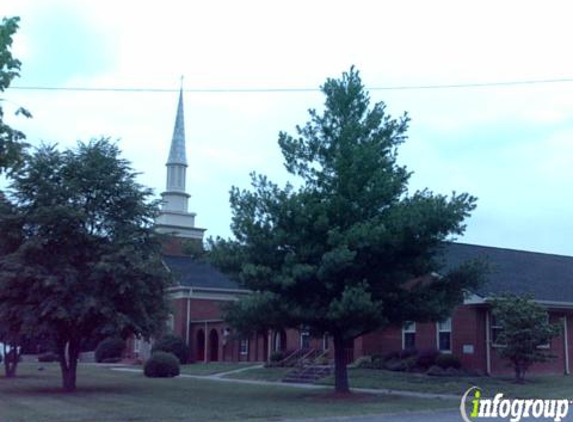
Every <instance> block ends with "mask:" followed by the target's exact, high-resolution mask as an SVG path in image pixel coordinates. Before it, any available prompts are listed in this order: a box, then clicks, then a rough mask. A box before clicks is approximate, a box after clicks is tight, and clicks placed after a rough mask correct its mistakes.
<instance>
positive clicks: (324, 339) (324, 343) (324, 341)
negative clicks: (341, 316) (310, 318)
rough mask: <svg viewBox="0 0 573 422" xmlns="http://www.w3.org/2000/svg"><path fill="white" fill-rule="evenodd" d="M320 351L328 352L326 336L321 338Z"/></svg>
mask: <svg viewBox="0 0 573 422" xmlns="http://www.w3.org/2000/svg"><path fill="white" fill-rule="evenodd" d="M322 350H323V351H325V350H328V334H324V335H323V336H322Z"/></svg>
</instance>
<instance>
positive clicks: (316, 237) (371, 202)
mask: <svg viewBox="0 0 573 422" xmlns="http://www.w3.org/2000/svg"><path fill="white" fill-rule="evenodd" d="M322 92H323V93H324V95H325V96H326V101H325V107H324V111H323V112H322V114H320V113H319V112H317V111H316V110H310V112H309V113H310V120H309V122H308V123H306V125H305V126H303V127H298V126H297V128H296V131H297V135H296V136H291V135H288V134H287V133H284V132H281V133H280V134H279V145H280V148H281V150H282V153H283V156H284V160H285V166H286V169H287V170H288V171H289V173H290V174H292V175H293V176H296V177H298V178H299V180H300V181H301V184H300V187H299V188H294V187H293V186H292V185H290V184H287V185H286V186H285V187H284V188H280V187H279V186H278V185H276V184H274V183H272V182H271V181H270V180H268V179H267V178H266V177H265V176H262V175H257V174H252V190H241V189H239V188H237V187H233V188H232V190H231V208H232V212H233V220H232V230H233V234H234V236H235V239H233V240H223V239H217V240H216V241H212V242H211V244H210V249H211V251H210V256H211V260H212V261H213V262H214V263H215V264H216V265H218V266H219V267H220V268H221V269H223V270H224V271H227V272H231V273H234V274H236V276H237V277H238V278H239V280H240V281H241V282H242V283H243V284H244V286H245V287H247V288H249V289H251V290H252V291H253V294H251V295H249V296H248V297H246V298H243V299H241V300H239V301H237V302H235V303H233V304H232V305H231V306H230V308H229V309H228V312H227V319H228V321H230V322H231V323H232V324H233V325H234V326H235V327H236V328H237V329H238V330H240V331H242V332H248V331H254V330H257V329H266V328H288V327H291V328H300V327H301V326H304V327H307V328H309V329H310V331H311V332H312V333H313V334H315V335H320V334H325V333H327V334H328V335H330V336H331V337H332V339H333V342H334V354H335V381H336V382H335V388H336V391H337V392H342V393H346V392H348V391H349V386H348V379H347V371H346V365H347V362H346V358H345V349H347V348H349V347H351V346H352V344H353V341H354V339H355V338H357V337H358V336H360V335H363V334H366V333H368V332H371V331H372V330H375V329H378V328H384V327H386V326H388V325H390V324H402V323H403V322H404V321H408V320H415V321H424V320H440V319H442V318H444V317H446V316H447V315H448V313H449V312H450V311H451V309H452V308H453V307H454V306H455V305H456V304H457V303H459V302H461V300H462V295H463V293H462V291H463V289H464V288H467V287H469V286H471V285H472V284H473V283H475V282H476V280H477V278H478V273H479V271H478V269H477V267H476V266H475V265H465V266H463V267H462V268H458V269H456V270H455V271H453V272H451V273H448V274H442V276H441V277H433V276H432V274H435V273H438V272H439V271H441V269H442V268H441V260H440V259H439V251H440V247H441V246H442V244H443V242H444V241H446V240H448V239H451V237H452V236H453V235H460V234H462V233H463V231H464V228H465V226H464V225H463V221H464V219H465V218H466V217H468V215H469V214H470V212H471V211H472V210H473V209H474V207H475V198H474V197H472V196H470V195H469V194H466V193H463V194H455V193H454V194H452V195H451V196H449V197H448V196H444V195H437V194H433V193H432V192H430V191H429V190H422V191H417V192H414V193H413V194H409V192H408V189H407V187H408V186H407V185H408V180H409V178H410V172H408V171H407V169H406V168H405V167H404V166H401V165H399V164H398V163H397V149H398V146H399V145H400V144H402V143H403V142H404V141H405V139H406V130H407V128H408V123H409V118H408V116H407V115H406V114H404V116H402V117H401V118H399V119H394V118H392V117H391V116H389V115H388V114H387V113H386V107H385V105H384V103H376V104H374V106H373V107H370V98H369V95H368V93H367V92H366V90H365V88H364V86H363V84H362V82H361V79H360V77H359V73H358V71H356V70H355V69H354V68H351V69H350V71H349V72H347V73H344V74H343V76H342V78H341V79H339V80H336V79H328V80H327V81H326V83H325V84H324V86H323V87H322Z"/></svg>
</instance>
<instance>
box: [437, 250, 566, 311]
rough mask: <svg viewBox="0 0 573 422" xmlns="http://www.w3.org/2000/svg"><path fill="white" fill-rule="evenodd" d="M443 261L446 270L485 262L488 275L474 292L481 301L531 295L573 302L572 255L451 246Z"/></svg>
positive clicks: (542, 298)
mask: <svg viewBox="0 0 573 422" xmlns="http://www.w3.org/2000/svg"><path fill="white" fill-rule="evenodd" d="M444 258H445V263H446V268H453V267H455V266H458V265H459V264H461V263H462V262H464V261H466V260H469V259H476V258H482V259H484V260H485V262H486V263H487V264H488V265H489V273H488V274H487V276H486V279H485V282H484V284H483V285H482V286H481V287H479V288H478V289H477V291H476V292H475V293H477V294H478V295H480V296H482V297H484V298H486V297H491V296H492V295H497V294H503V293H513V294H518V295H523V294H531V295H533V297H534V298H535V300H539V301H549V302H571V303H573V257H571V256H563V255H553V254H547V253H539V252H528V251H520V250H514V249H505V248H495V247H490V246H478V245H470V244H466V243H450V244H448V245H447V246H446V248H445V250H444Z"/></svg>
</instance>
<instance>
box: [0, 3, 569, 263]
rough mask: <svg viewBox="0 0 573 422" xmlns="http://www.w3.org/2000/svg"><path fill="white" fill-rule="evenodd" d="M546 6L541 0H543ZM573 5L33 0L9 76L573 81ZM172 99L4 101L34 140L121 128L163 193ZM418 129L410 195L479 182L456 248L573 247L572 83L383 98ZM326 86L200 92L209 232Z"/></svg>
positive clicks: (195, 191) (166, 81)
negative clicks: (235, 191) (351, 73)
mask: <svg viewBox="0 0 573 422" xmlns="http://www.w3.org/2000/svg"><path fill="white" fill-rule="evenodd" d="M531 4H534V5H535V6H532V5H531ZM569 7H572V8H573V6H568V2H551V1H546V2H531V3H529V2H523V1H519V2H517V1H516V2H511V1H503V2H500V1H480V2H462V1H448V2H445V1H432V2H427V1H415V2H414V1H357V0H354V1H352V2H351V1H345V2H338V1H332V0H331V1H310V0H306V1H292V0H290V1H281V2H278V1H258V2H255V1H245V0H242V1H185V2H183V1H168V0H163V1H161V2H157V1H155V2H145V1H138V2H133V1H117V0H116V1H102V0H98V1H81V2H79V1H55V0H54V1H45V0H36V1H26V0H2V4H1V5H0V16H2V15H6V16H14V15H17V16H20V17H21V27H20V30H19V32H18V35H17V37H16V40H15V45H14V52H15V55H16V56H17V57H18V58H20V59H21V60H22V62H23V66H22V77H21V78H19V79H17V80H16V81H15V82H14V83H13V85H14V86H22V87H23V86H25V87H31V86H45V87H93V88H97V87H101V88H114V87H117V88H160V89H173V90H177V89H178V87H179V77H180V75H185V82H184V86H185V88H186V89H190V90H193V89H209V88H215V89H246V90H249V89H264V88H281V89H283V88H318V87H319V86H320V85H321V84H322V83H323V82H324V81H325V79H326V78H327V77H339V76H340V75H341V73H342V72H343V71H345V70H348V69H349V67H350V66H351V65H353V64H354V65H356V67H357V68H358V69H359V70H360V71H361V75H362V78H363V81H364V83H365V84H366V86H368V87H371V88H375V87H404V86H407V87H411V86H427V85H452V84H467V83H469V84H476V83H490V82H509V81H531V80H553V79H567V78H573V54H571V40H572V39H573V25H571V16H572V12H573V11H572V10H570V9H569ZM177 96H178V94H177V92H63V91H30V90H16V89H10V90H8V91H7V92H5V93H4V95H3V97H4V98H5V99H6V100H8V101H7V102H5V103H4V104H3V106H4V107H5V108H6V112H7V113H10V112H11V111H13V110H14V109H15V108H16V107H17V106H24V107H26V108H27V109H29V110H30V111H31V112H32V113H33V115H34V118H33V119H31V120H29V121H26V120H25V119H23V118H13V117H11V116H9V117H10V120H9V122H10V124H12V126H14V127H17V128H19V129H21V130H23V131H24V132H25V133H26V134H27V136H28V141H29V142H30V143H32V144H34V145H37V144H39V143H40V142H41V141H45V142H57V143H59V145H61V146H62V147H69V146H73V145H74V144H75V142H76V141H77V140H78V139H81V140H86V141H87V140H89V139H90V138H92V137H99V136H102V135H103V136H110V137H111V138H113V139H118V140H119V141H118V142H119V146H120V148H121V149H122V150H123V152H124V155H125V157H126V158H128V159H129V160H130V161H131V162H132V165H133V167H134V168H135V169H136V170H138V171H140V172H142V175H141V182H142V183H143V184H145V185H148V186H150V187H152V188H154V190H155V192H157V194H159V193H160V192H161V191H162V190H163V189H164V186H165V166H164V163H165V161H166V159H167V155H168V148H169V143H170V140H171V135H172V131H173V124H174V120H175V111H176V105H177ZM371 98H372V100H373V101H384V102H385V103H386V104H387V106H388V110H389V111H390V113H391V114H393V115H395V116H398V115H400V114H402V113H403V112H404V111H407V112H408V113H409V114H410V116H411V118H412V122H411V125H410V130H409V139H408V141H407V142H406V143H405V144H404V145H403V146H402V147H401V149H400V162H401V163H402V164H405V165H407V166H408V168H409V169H410V170H411V171H413V172H414V175H413V176H412V179H411V183H410V187H411V190H415V189H421V188H424V187H428V188H430V189H431V190H433V191H435V192H439V193H450V192H451V191H453V190H455V191H457V192H469V193H471V194H473V195H475V196H477V197H478V207H477V209H476V211H475V212H474V213H473V215H472V217H471V218H470V219H469V220H468V228H467V232H466V235H465V236H464V237H463V238H461V239H460V240H461V241H464V242H468V243H475V244H482V245H490V246H499V247H509V248H516V249H526V250H533V251H542V252H551V253H558V254H568V255H573V197H572V195H571V191H572V189H571V185H572V182H573V166H572V165H571V164H572V160H573V82H558V83H557V82H556V83H544V84H543V83H538V84H520V85H509V86H481V87H469V88H441V89H392V90H372V91H371ZM322 104H323V97H322V94H320V93H319V92H318V91H316V92H282V93H280V92H267V93H261V92H187V93H186V94H185V125H186V128H185V129H186V135H187V155H188V160H189V168H188V171H187V185H188V190H189V192H190V193H191V195H192V197H191V201H190V208H191V210H192V211H194V212H196V213H197V217H196V224H197V225H198V226H199V227H203V228H206V229H207V235H211V236H216V235H220V236H224V237H227V236H229V235H230V229H229V223H230V218H231V212H230V208H229V201H228V199H229V198H228V191H229V189H230V187H231V186H232V185H236V186H240V187H248V184H249V177H248V174H249V172H250V171H253V170H255V171H257V172H259V173H263V174H267V175H269V176H270V177H271V178H272V179H274V180H276V181H278V182H281V183H282V182H284V181H286V180H287V175H286V172H285V171H284V169H283V166H282V157H281V154H280V151H279V148H278V144H277V135H278V132H279V131H280V130H285V131H287V132H291V133H293V132H294V127H295V125H296V124H304V123H305V122H306V121H307V119H308V114H307V109H309V108H318V109H320V108H321V107H322Z"/></svg>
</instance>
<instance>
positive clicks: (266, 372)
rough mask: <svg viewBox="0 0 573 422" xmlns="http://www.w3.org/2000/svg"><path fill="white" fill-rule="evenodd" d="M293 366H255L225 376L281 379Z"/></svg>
mask: <svg viewBox="0 0 573 422" xmlns="http://www.w3.org/2000/svg"><path fill="white" fill-rule="evenodd" d="M291 370H292V368H279V367H277V368H255V369H249V370H246V371H242V372H237V373H236V374H229V375H226V376H225V378H238V379H248V380H260V381H280V380H281V379H283V378H284V376H285V375H286V373H287V372H289V371H291Z"/></svg>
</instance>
